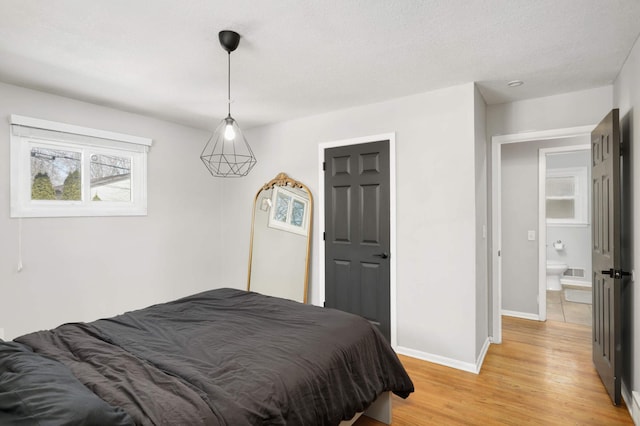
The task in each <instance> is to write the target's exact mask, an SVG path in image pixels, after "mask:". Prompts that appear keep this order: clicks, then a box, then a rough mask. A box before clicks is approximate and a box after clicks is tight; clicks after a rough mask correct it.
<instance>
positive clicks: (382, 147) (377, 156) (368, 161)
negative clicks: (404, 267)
mask: <svg viewBox="0 0 640 426" xmlns="http://www.w3.org/2000/svg"><path fill="white" fill-rule="evenodd" d="M324 162H325V178H324V179H325V298H326V301H325V305H326V306H327V307H330V308H336V309H340V310H343V311H347V312H351V313H354V314H357V315H361V316H363V317H365V318H366V319H368V320H369V321H371V322H372V323H374V324H376V325H377V326H378V327H379V329H380V331H381V332H382V334H383V335H384V336H385V337H386V338H387V339H388V340H390V336H391V327H390V323H391V320H390V290H389V282H390V275H389V274H390V272H389V259H390V256H391V255H393V253H389V245H390V236H389V226H390V224H389V141H388V140H384V141H377V142H370V143H365V144H358V145H349V146H344V147H337V148H331V149H327V150H325V157H324Z"/></svg>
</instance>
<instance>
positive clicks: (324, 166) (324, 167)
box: [322, 161, 327, 171]
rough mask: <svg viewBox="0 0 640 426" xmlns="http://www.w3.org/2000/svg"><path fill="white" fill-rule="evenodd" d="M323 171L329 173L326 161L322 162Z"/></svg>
mask: <svg viewBox="0 0 640 426" xmlns="http://www.w3.org/2000/svg"><path fill="white" fill-rule="evenodd" d="M322 170H323V171H327V163H326V162H325V161H323V162H322Z"/></svg>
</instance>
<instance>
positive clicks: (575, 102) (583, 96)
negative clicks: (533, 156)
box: [487, 86, 613, 136]
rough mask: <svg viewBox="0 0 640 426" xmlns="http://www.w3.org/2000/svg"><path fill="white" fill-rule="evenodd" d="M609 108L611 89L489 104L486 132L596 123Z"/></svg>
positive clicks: (547, 128) (527, 130) (507, 133)
mask: <svg viewBox="0 0 640 426" xmlns="http://www.w3.org/2000/svg"><path fill="white" fill-rule="evenodd" d="M611 105H613V96H612V93H611V86H603V87H598V88H595V89H589V90H583V91H579V92H571V93H564V94H561V95H555V96H546V97H544V98H535V99H527V100H524V101H518V102H510V103H505V104H498V105H490V106H489V107H488V109H487V132H488V134H489V136H496V135H509V134H513V133H522V132H531V131H538V130H550V129H562V128H567V127H579V126H586V125H591V124H597V123H599V122H600V120H602V118H603V117H604V115H606V114H607V113H608V112H609V111H610V110H611ZM603 112H604V114H603Z"/></svg>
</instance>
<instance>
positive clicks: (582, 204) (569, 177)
mask: <svg viewBox="0 0 640 426" xmlns="http://www.w3.org/2000/svg"><path fill="white" fill-rule="evenodd" d="M545 198H546V212H547V223H549V224H587V223H588V221H589V216H588V208H589V206H588V194H587V169H586V168H584V167H580V168H566V169H548V170H547V177H546V184H545Z"/></svg>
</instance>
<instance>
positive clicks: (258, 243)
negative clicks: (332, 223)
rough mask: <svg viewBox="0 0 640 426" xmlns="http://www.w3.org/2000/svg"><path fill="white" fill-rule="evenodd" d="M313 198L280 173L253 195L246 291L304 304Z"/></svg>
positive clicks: (305, 300)
mask: <svg viewBox="0 0 640 426" xmlns="http://www.w3.org/2000/svg"><path fill="white" fill-rule="evenodd" d="M312 222H313V197H312V196H311V191H309V188H308V187H307V186H306V185H305V184H303V183H301V182H298V181H297V180H294V179H291V178H290V177H289V176H287V174H286V173H279V174H278V175H277V176H276V177H275V178H274V179H272V180H271V181H269V182H267V183H265V184H264V185H263V186H262V187H261V188H260V189H259V190H258V192H257V193H256V196H255V199H254V201H253V215H252V220H251V242H250V245H249V274H248V279H247V290H249V291H255V292H258V293H262V294H266V295H269V296H276V297H282V298H285V299H291V300H295V301H298V302H302V303H307V289H308V283H309V253H310V250H311V223H312Z"/></svg>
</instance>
